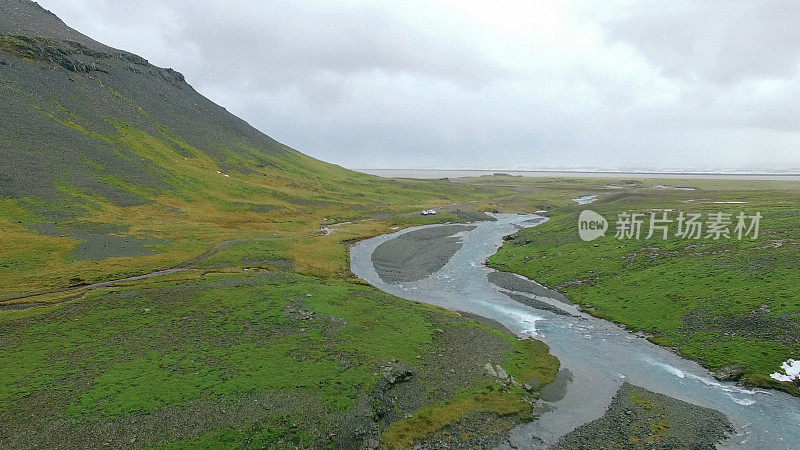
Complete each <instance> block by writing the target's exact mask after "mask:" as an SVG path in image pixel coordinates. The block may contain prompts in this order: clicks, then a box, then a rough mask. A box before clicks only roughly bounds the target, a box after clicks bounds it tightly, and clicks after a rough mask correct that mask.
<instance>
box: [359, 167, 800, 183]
mask: <svg viewBox="0 0 800 450" xmlns="http://www.w3.org/2000/svg"><path fill="white" fill-rule="evenodd" d="M353 170H357V171H359V172H363V173H367V174H370V175H377V176H383V177H390V178H444V177H452V178H461V177H475V176H482V175H492V174H499V173H502V174H507V175H515V176H523V177H553V176H555V177H559V176H567V177H586V178H605V177H608V178H620V177H646V178H665V179H670V178H671V179H687V178H701V179H743V180H798V181H800V173H774V172H772V173H771V172H753V173H726V172H713V173H712V172H644V171H642V172H635V171H631V172H619V171H592V170H586V171H580V170H503V169H486V170H482V169H353Z"/></svg>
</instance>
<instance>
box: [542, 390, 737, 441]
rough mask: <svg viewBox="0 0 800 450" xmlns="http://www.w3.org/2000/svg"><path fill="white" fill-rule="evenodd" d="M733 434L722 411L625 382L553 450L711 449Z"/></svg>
mask: <svg viewBox="0 0 800 450" xmlns="http://www.w3.org/2000/svg"><path fill="white" fill-rule="evenodd" d="M731 431H732V428H731V424H730V422H729V421H728V419H727V418H726V417H725V416H724V415H723V414H722V413H720V412H718V411H715V410H713V409H709V408H703V407H700V406H696V405H692V404H691V403H686V402H683V401H680V400H676V399H674V398H672V397H667V396H666V395H661V394H657V393H655V392H651V391H648V390H646V389H643V388H640V387H638V386H634V385H632V384H629V383H625V384H623V385H622V387H620V389H619V391H617V394H616V395H615V396H614V399H613V400H612V402H611V405H610V406H609V407H608V410H607V411H606V413H605V414H604V415H603V417H601V418H599V419H597V420H595V421H593V422H589V423H587V424H585V425H583V426H580V427H578V428H577V429H575V430H574V431H572V432H571V433H569V434H567V435H566V436H564V437H563V438H562V439H561V440H559V441H558V442H556V444H555V445H554V446H553V447H552V448H555V449H596V448H620V449H641V448H648V449H673V448H692V449H714V448H716V445H717V444H718V443H720V442H722V441H723V440H724V439H725V438H726V437H727V435H728V433H730V432H731Z"/></svg>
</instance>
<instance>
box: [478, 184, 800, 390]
mask: <svg viewBox="0 0 800 450" xmlns="http://www.w3.org/2000/svg"><path fill="white" fill-rule="evenodd" d="M587 183H588V184H587ZM542 186H543V187H546V186H547V185H546V184H542ZM676 187H682V188H689V187H690V188H693V189H694V190H680V189H675V188H676ZM546 189H550V188H549V187H546ZM562 192H565V193H567V194H570V193H571V194H572V195H568V197H572V198H574V197H578V196H580V195H584V194H599V195H600V198H599V200H598V201H596V202H595V203H593V204H591V205H586V206H584V207H581V206H578V205H576V204H574V203H572V204H570V203H571V202H570V201H569V200H568V199H565V198H564V197H563V196H561V197H556V196H555V194H552V195H551V196H550V197H549V199H548V204H549V205H551V206H553V208H552V209H551V214H552V218H551V220H549V221H548V222H547V223H545V224H543V225H541V226H538V227H536V228H533V229H529V230H524V231H521V232H520V233H518V234H517V235H516V236H514V238H513V239H511V240H509V241H507V242H506V243H505V244H504V245H503V247H502V249H501V250H500V251H499V252H498V254H496V255H495V256H493V257H492V258H491V259H490V264H491V265H492V266H494V267H496V268H498V269H501V270H505V271H512V272H517V273H520V274H522V275H525V276H526V277H529V278H531V279H535V280H537V281H539V282H541V283H543V284H545V285H547V286H548V287H551V288H555V289H557V290H559V291H561V292H563V293H565V294H566V295H567V297H568V298H569V299H570V300H572V301H574V302H576V303H579V304H580V305H582V306H583V307H584V308H585V309H586V310H587V311H589V312H591V313H592V314H594V315H596V316H598V317H602V318H606V319H609V320H612V321H615V322H618V323H620V324H623V325H625V326H626V327H628V328H630V329H632V330H636V331H643V332H645V333H647V334H648V335H649V336H650V339H651V340H652V341H653V342H656V343H658V344H661V345H664V346H668V347H673V348H675V349H676V350H677V351H679V352H680V353H681V354H683V355H684V356H687V357H689V358H693V359H696V360H698V361H699V362H701V363H702V364H703V365H705V366H706V367H708V368H709V369H711V370H717V369H720V368H723V367H726V366H730V365H742V366H744V367H745V368H746V372H745V374H744V379H745V381H746V382H748V383H751V384H754V385H758V386H768V387H774V388H778V389H783V390H785V391H787V392H790V393H792V394H795V395H797V394H798V387H797V386H796V385H794V384H791V383H780V382H776V381H775V380H773V379H771V378H770V377H769V375H770V374H771V373H773V372H776V371H777V370H778V369H779V368H780V365H781V363H782V362H783V361H786V360H787V359H789V358H798V357H800V312H799V311H800V289H798V287H797V280H798V279H800V278H798V273H799V272H798V270H800V257H798V250H799V248H798V245H799V241H800V232H798V229H800V203H799V202H798V199H799V198H800V197H799V194H800V186H799V185H798V183H795V182H788V181H787V182H780V181H764V182H756V181H736V180H727V181H721V180H720V181H716V180H642V181H635V182H634V181H630V182H621V181H620V180H594V181H585V182H584V184H583V185H578V186H574V187H572V188H566V189H564V190H563V191H562ZM541 198H545V199H547V198H548V196H547V195H542V196H541ZM731 202H738V203H731ZM540 203H541V201H540ZM582 209H591V210H593V211H596V212H599V213H601V214H602V215H603V216H604V217H605V218H606V219H607V220H608V221H609V225H610V229H609V231H608V232H607V233H606V235H605V236H604V237H602V238H600V239H598V240H596V241H593V242H583V241H582V240H581V239H580V238H579V236H578V214H579V212H580V211H581V210H582ZM665 209H667V210H672V211H673V212H672V213H670V214H672V218H673V219H675V218H677V214H678V212H679V211H685V212H687V213H689V212H698V213H703V214H706V213H709V212H723V213H730V214H732V215H733V217H734V225H732V226H731V227H730V228H731V230H733V229H734V227H735V216H736V215H737V214H738V213H739V212H740V211H742V212H745V213H746V214H755V213H756V212H760V213H761V214H762V215H763V216H764V217H763V219H762V220H761V230H760V235H759V237H758V239H756V240H751V239H750V238H749V237H747V238H746V239H742V240H738V239H736V237H735V236H734V238H733V239H724V238H723V239H719V240H714V239H711V238H706V236H705V232H704V233H703V236H702V237H701V239H698V240H694V239H682V238H677V237H675V236H670V237H669V239H667V240H663V239H662V238H661V236H660V234H656V235H655V237H653V238H652V239H649V240H648V239H645V237H646V236H647V234H648V231H649V230H648V228H647V224H648V223H649V218H650V215H649V214H650V212H654V211H657V214H659V217H660V214H661V213H662V210H665ZM623 212H628V213H633V212H636V213H643V214H645V215H646V220H645V227H644V228H643V233H642V235H641V239H639V240H635V239H623V240H620V239H617V238H616V237H615V225H616V221H617V215H618V214H620V213H623ZM668 217H670V216H668ZM676 226H677V225H675V224H673V227H674V228H673V229H672V230H673V232H674V231H676V229H677V228H675V227H676Z"/></svg>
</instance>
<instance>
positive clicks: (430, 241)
mask: <svg viewBox="0 0 800 450" xmlns="http://www.w3.org/2000/svg"><path fill="white" fill-rule="evenodd" d="M474 229H475V226H474V225H444V226H438V227H430V228H422V229H420V230H415V231H411V232H408V233H405V234H401V235H400V236H398V237H396V238H394V239H391V240H389V241H386V242H384V243H383V244H381V245H379V246H378V247H377V248H376V249H375V251H374V252H373V253H372V257H371V258H372V264H373V265H374V266H375V270H376V271H377V272H378V275H379V276H380V277H381V279H382V280H383V281H385V282H387V283H401V282H409V281H417V280H421V279H423V278H425V277H427V276H428V275H430V274H432V273H434V272H436V271H437V270H439V269H441V268H442V267H444V265H445V264H447V261H449V260H450V258H452V256H453V255H454V254H455V253H456V252H457V251H458V249H460V248H461V245H462V244H461V240H460V239H459V238H458V237H456V236H455V235H456V234H458V233H461V232H464V231H471V230H474Z"/></svg>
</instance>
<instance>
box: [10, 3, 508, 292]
mask: <svg viewBox="0 0 800 450" xmlns="http://www.w3.org/2000/svg"><path fill="white" fill-rule="evenodd" d="M0 12H2V19H0V91H2V92H3V98H5V99H7V100H8V101H5V102H3V103H2V104H1V105H0V117H2V118H3V123H2V131H3V132H2V133H0V152H2V154H3V169H2V171H1V172H0V301H1V300H13V299H15V298H19V297H22V296H25V295H28V294H31V293H37V292H41V291H43V290H47V289H50V288H59V287H64V286H71V285H80V284H85V283H92V282H96V281H102V280H106V279H111V278H118V277H121V276H125V275H131V274H137V273H147V272H150V271H153V270H156V269H164V268H168V267H172V266H175V265H177V264H180V263H182V262H185V261H188V260H191V259H193V258H196V257H198V256H199V255H201V254H203V253H204V252H207V251H209V250H211V249H212V248H213V247H214V246H215V245H217V244H220V243H222V242H225V241H229V240H231V239H250V238H254V237H264V236H272V237H280V238H284V239H285V240H288V241H287V242H284V243H283V244H281V245H282V247H281V248H282V249H283V251H284V252H285V253H287V255H284V256H286V257H287V258H289V259H292V260H295V262H296V265H297V267H298V271H301V272H303V273H317V274H319V273H322V272H325V271H326V270H328V271H330V270H334V271H339V272H340V273H344V272H346V267H344V266H343V265H342V264H339V263H337V265H336V267H333V266H331V265H330V264H328V262H326V261H324V260H325V258H318V257H315V256H313V255H308V254H307V251H308V249H309V247H314V246H315V245H314V244H297V243H296V242H294V238H295V237H298V236H304V237H312V236H313V235H314V234H315V233H316V232H317V230H319V228H320V226H322V225H324V224H326V223H335V222H341V221H350V220H359V219H368V218H380V217H389V216H393V215H396V214H397V213H399V212H408V211H412V210H414V209H417V208H420V207H425V206H432V205H438V204H442V203H445V202H450V201H454V200H456V199H464V198H467V197H468V196H469V197H475V196H476V194H478V195H477V197H475V198H479V197H480V194H479V193H478V191H477V190H476V189H474V188H471V187H469V186H464V185H455V184H452V183H449V182H412V181H389V180H383V179H380V178H377V177H372V176H368V175H364V174H360V173H356V172H352V171H349V170H345V169H342V168H340V167H337V166H334V165H331V164H327V163H323V162H321V161H317V160H314V159H313V158H309V157H307V156H305V155H303V154H301V153H299V152H296V151H294V150H292V149H290V148H288V147H286V146H284V145H282V144H280V143H278V142H276V141H274V140H272V139H271V138H269V137H268V136H266V135H264V134H262V133H260V132H259V131H257V130H255V129H253V128H252V127H250V126H249V125H247V124H246V123H245V122H244V121H242V120H241V119H238V118H237V117H235V116H233V115H231V114H230V113H228V112H227V111H226V110H225V109H224V108H222V107H220V106H218V105H215V104H214V103H212V102H210V101H209V100H208V99H206V98H204V97H203V96H201V95H200V94H198V93H197V92H195V91H194V90H193V89H192V88H191V86H189V85H188V84H187V83H186V82H185V80H184V79H183V76H182V75H180V74H179V73H177V72H175V71H173V70H171V69H162V68H158V67H155V66H152V65H150V64H149V63H148V62H147V61H145V60H144V59H142V58H140V57H138V56H136V55H132V54H130V53H127V52H124V51H120V50H116V49H112V48H109V47H107V46H104V45H102V44H99V43H97V42H95V41H92V40H91V39H89V38H87V37H86V36H83V35H81V34H80V33H77V32H76V31H74V30H72V29H70V28H69V27H67V26H66V25H64V24H63V23H62V22H61V21H60V20H58V19H57V18H56V17H55V16H52V15H51V14H50V13H48V12H46V11H44V10H43V9H41V8H40V7H39V6H38V5H36V4H35V3H32V2H29V1H27V0H6V1H3V2H0ZM495 191H497V190H495ZM498 192H499V191H498ZM320 266H322V267H320Z"/></svg>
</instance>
